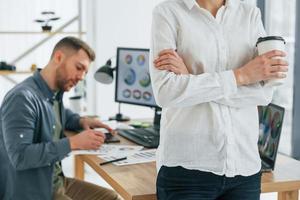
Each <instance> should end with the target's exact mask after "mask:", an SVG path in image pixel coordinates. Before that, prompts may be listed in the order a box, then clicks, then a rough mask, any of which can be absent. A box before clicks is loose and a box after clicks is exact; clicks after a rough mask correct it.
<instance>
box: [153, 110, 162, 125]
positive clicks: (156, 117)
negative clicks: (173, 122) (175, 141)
mask: <svg viewBox="0 0 300 200" xmlns="http://www.w3.org/2000/svg"><path fill="white" fill-rule="evenodd" d="M160 118H161V108H160V107H155V111H154V119H153V127H154V129H158V130H159V129H160Z"/></svg>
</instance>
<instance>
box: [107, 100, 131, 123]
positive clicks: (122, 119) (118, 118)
mask: <svg viewBox="0 0 300 200" xmlns="http://www.w3.org/2000/svg"><path fill="white" fill-rule="evenodd" d="M109 120H116V121H118V122H126V121H129V120H130V118H129V117H127V116H124V115H123V114H122V113H121V103H119V107H118V113H117V114H116V115H115V116H113V117H110V118H109Z"/></svg>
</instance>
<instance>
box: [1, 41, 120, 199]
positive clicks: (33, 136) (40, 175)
mask: <svg viewBox="0 0 300 200" xmlns="http://www.w3.org/2000/svg"><path fill="white" fill-rule="evenodd" d="M94 59H95V53H94V51H93V50H92V49H91V48H90V47H89V46H88V45H87V44H86V43H85V42H83V41H81V40H79V39H77V38H74V37H66V38H63V39H62V40H60V41H59V42H58V43H57V44H56V46H55V47H54V50H53V52H52V55H51V59H50V61H49V63H48V64H47V65H46V66H45V67H44V68H43V69H42V70H41V71H36V72H35V74H34V75H33V76H32V77H29V78H28V79H26V80H25V81H23V82H22V83H20V84H18V85H16V86H15V87H14V88H13V89H12V90H10V91H9V92H8V93H7V95H6V96H5V98H4V100H3V103H2V106H1V108H0V160H1V161H0V177H1V178H0V199H5V200H8V199H9V200H10V199H13V200H18V199H22V200H27V199H28V200H32V199H43V200H47V199H49V200H50V199H68V200H69V199H111V200H115V199H119V197H118V195H117V194H116V193H115V192H114V191H112V190H108V189H105V188H102V187H100V186H96V185H93V184H90V183H87V182H84V181H80V180H76V179H72V178H67V177H65V176H64V175H63V172H62V168H61V164H60V161H61V160H62V159H63V158H64V157H66V156H67V155H68V153H70V152H71V151H72V150H75V149H98V148H99V147H100V146H101V145H102V143H103V142H104V139H105V136H104V134H103V133H102V132H100V131H94V130H92V129H93V128H95V127H103V128H106V129H108V130H109V131H112V129H111V128H110V127H108V126H107V125H105V124H103V123H101V122H100V121H99V120H96V119H89V118H81V117H80V116H79V115H78V114H75V113H73V112H72V111H70V110H68V109H65V108H64V105H63V102H62V97H63V93H64V92H65V91H69V90H70V89H71V88H72V87H74V86H75V85H76V84H77V83H78V82H79V81H81V80H82V79H83V78H84V76H85V75H86V73H87V72H88V68H89V65H90V63H91V62H92V61H94ZM65 129H67V130H72V131H79V130H81V129H84V131H82V132H80V133H79V134H76V135H74V136H71V137H68V138H66V137H65V136H64V134H63V133H64V130H65Z"/></svg>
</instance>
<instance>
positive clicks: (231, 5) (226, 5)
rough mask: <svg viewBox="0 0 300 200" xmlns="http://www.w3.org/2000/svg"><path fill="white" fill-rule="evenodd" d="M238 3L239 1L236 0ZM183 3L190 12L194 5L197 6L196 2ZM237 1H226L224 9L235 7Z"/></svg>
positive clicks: (187, 0)
mask: <svg viewBox="0 0 300 200" xmlns="http://www.w3.org/2000/svg"><path fill="white" fill-rule="evenodd" d="M238 1H239V0H238ZM183 2H184V3H185V5H186V7H187V8H188V9H189V10H191V9H192V8H193V7H194V6H195V5H198V4H197V2H196V0H183ZM237 3H238V2H237V0H226V1H225V7H228V8H230V7H233V6H235V5H237Z"/></svg>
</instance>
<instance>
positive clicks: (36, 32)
mask: <svg viewBox="0 0 300 200" xmlns="http://www.w3.org/2000/svg"><path fill="white" fill-rule="evenodd" d="M9 34H18V35H26V34H37V35H39V34H43V35H52V34H86V32H78V31H61V32H56V31H52V32H42V31H0V35H9Z"/></svg>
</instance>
